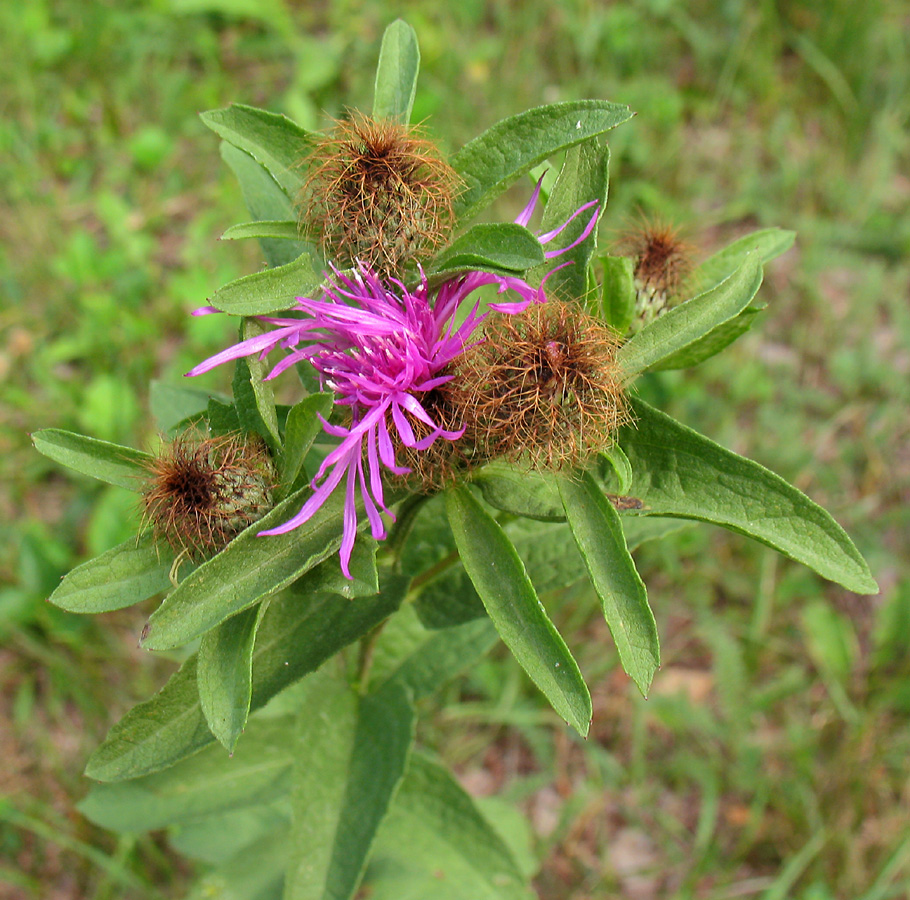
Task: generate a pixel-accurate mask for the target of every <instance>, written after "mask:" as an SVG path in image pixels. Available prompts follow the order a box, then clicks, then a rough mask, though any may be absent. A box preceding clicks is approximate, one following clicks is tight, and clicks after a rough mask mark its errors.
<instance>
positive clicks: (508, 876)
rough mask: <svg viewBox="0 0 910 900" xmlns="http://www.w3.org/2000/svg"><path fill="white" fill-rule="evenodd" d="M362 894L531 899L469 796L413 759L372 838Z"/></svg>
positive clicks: (438, 770) (432, 766) (434, 767)
mask: <svg viewBox="0 0 910 900" xmlns="http://www.w3.org/2000/svg"><path fill="white" fill-rule="evenodd" d="M364 891H365V896H369V897H370V898H371V900H401V898H402V897H411V898H432V900H465V898H468V897H469V898H471V900H532V898H534V897H535V896H536V894H535V893H534V892H533V891H532V890H531V889H530V887H529V886H528V885H527V883H526V882H525V879H524V876H523V875H522V873H521V869H520V867H519V865H518V863H517V862H516V861H515V858H514V857H513V855H512V853H511V852H510V850H509V848H508V847H507V846H506V844H505V843H504V842H503V840H502V838H501V837H500V836H499V835H498V834H497V833H496V831H494V829H493V828H492V827H491V826H490V824H489V823H488V822H487V820H486V819H485V818H484V817H483V815H482V814H481V813H480V811H479V810H478V808H477V806H476V804H475V803H474V801H473V800H472V799H471V797H470V795H468V794H467V793H466V792H465V790H464V788H462V787H461V785H459V784H458V782H457V781H456V780H455V779H454V778H453V777H452V775H451V773H449V772H448V771H447V770H446V769H445V768H444V767H443V766H441V765H440V764H439V763H438V762H435V761H434V760H432V759H430V758H428V757H427V756H425V755H424V754H421V753H417V752H415V753H413V754H412V755H411V759H410V762H409V764H408V771H407V774H406V776H405V778H404V781H403V782H402V785H401V789H400V790H399V792H398V795H397V796H396V797H395V802H394V804H393V805H392V810H391V812H390V814H389V817H388V819H387V820H386V821H385V822H384V823H383V825H382V828H381V829H380V832H379V835H378V836H377V840H376V849H375V851H374V856H373V858H372V860H371V862H370V866H369V868H368V870H367V874H366V878H365V884H364Z"/></svg>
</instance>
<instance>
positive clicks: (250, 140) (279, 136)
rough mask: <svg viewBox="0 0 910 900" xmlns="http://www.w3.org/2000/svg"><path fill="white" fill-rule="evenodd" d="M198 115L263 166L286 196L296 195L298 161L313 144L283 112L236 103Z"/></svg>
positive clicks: (307, 134)
mask: <svg viewBox="0 0 910 900" xmlns="http://www.w3.org/2000/svg"><path fill="white" fill-rule="evenodd" d="M200 118H201V119H202V121H203V122H204V123H205V124H206V125H207V126H208V127H209V128H211V129H212V131H214V132H215V133H216V134H218V135H219V137H222V138H224V140H226V141H227V142H228V143H229V144H233V146H235V147H237V148H238V149H240V150H243V151H245V152H246V153H248V154H249V155H250V156H252V157H253V159H255V160H256V162H258V163H259V164H260V165H262V166H264V167H265V168H266V169H267V170H268V172H269V173H270V174H271V176H272V177H273V178H274V179H275V181H277V182H278V184H279V185H280V186H281V189H282V190H283V191H284V192H285V194H287V196H288V197H290V198H291V199H293V198H294V197H295V196H296V194H297V192H298V191H299V190H300V188H301V185H302V183H303V182H302V179H301V177H300V170H299V163H300V160H301V159H302V158H303V156H304V155H305V154H306V153H307V152H308V151H309V150H310V148H311V146H312V138H311V136H310V134H309V133H308V132H307V131H305V130H304V129H303V128H301V127H300V126H299V125H297V124H296V123H295V122H292V121H291V120H290V119H288V118H287V117H286V116H282V115H278V114H277V113H272V112H267V111H266V110H264V109H256V108H255V107H252V106H243V105H241V104H238V103H233V104H231V105H230V106H229V107H227V108H226V109H213V110H210V111H209V112H204V113H201V114H200Z"/></svg>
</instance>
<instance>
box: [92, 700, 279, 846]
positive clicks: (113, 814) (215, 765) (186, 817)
mask: <svg viewBox="0 0 910 900" xmlns="http://www.w3.org/2000/svg"><path fill="white" fill-rule="evenodd" d="M293 733H294V731H293V720H292V719H288V718H287V717H282V718H278V719H259V720H256V721H255V722H251V723H250V727H249V729H248V730H247V733H246V734H245V735H244V739H243V740H242V741H241V742H240V743H239V744H238V745H237V750H236V752H235V753H234V754H233V756H228V755H226V754H225V753H224V751H223V750H222V749H221V748H220V747H210V748H209V749H207V750H203V751H202V752H201V753H197V754H196V755H195V756H191V757H190V758H189V759H185V760H183V761H182V762H181V763H180V764H179V765H177V766H172V767H171V768H169V769H167V770H165V771H163V772H156V773H155V774H153V775H146V776H145V777H143V778H136V779H133V780H132V781H122V782H119V783H117V784H99V785H96V786H95V787H93V788H92V790H91V791H90V793H89V794H88V796H87V797H86V798H85V800H83V801H82V802H81V803H80V804H79V810H80V812H82V814H83V815H85V816H87V817H88V818H89V819H91V820H92V821H93V822H95V823H96V824H97V825H101V826H102V827H104V828H110V829H112V830H113V831H126V832H142V831H152V830H155V829H158V828H163V827H164V826H166V825H175V824H177V823H179V822H187V821H192V820H193V819H197V818H201V817H203V816H208V815H212V814H213V813H218V812H226V811H228V810H232V809H240V808H243V807H245V806H254V805H256V804H259V803H267V802H269V801H271V800H274V799H276V798H277V797H280V796H282V795H283V794H285V793H286V792H287V791H288V789H289V788H290V783H291V767H292V765H293V761H294V754H293V744H292V738H293Z"/></svg>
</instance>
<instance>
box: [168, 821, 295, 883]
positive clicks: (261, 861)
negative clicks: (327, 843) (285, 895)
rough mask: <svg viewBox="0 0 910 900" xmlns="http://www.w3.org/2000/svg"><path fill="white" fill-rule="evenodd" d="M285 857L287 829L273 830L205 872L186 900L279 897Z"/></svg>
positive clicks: (285, 865) (285, 863)
mask: <svg viewBox="0 0 910 900" xmlns="http://www.w3.org/2000/svg"><path fill="white" fill-rule="evenodd" d="M287 857H288V844H287V840H286V831H285V829H281V830H278V829H276V830H275V831H273V832H271V833H269V834H266V835H263V836H262V837H261V838H260V839H259V840H258V841H256V842H254V843H252V844H250V845H249V846H247V847H244V848H243V850H241V851H240V852H239V853H237V854H235V855H234V856H232V857H230V859H228V860H226V861H224V862H223V863H221V864H220V865H219V866H218V867H217V868H216V869H213V870H211V871H208V872H206V873H205V874H204V875H203V876H202V877H201V878H200V879H199V881H198V882H196V884H195V885H194V886H193V889H192V890H191V891H190V893H189V894H187V896H186V898H185V900H280V898H281V895H282V892H283V889H284V871H285V868H286V867H287ZM250 860H255V861H256V864H255V865H250Z"/></svg>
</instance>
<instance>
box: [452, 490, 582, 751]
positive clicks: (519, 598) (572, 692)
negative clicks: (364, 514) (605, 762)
mask: <svg viewBox="0 0 910 900" xmlns="http://www.w3.org/2000/svg"><path fill="white" fill-rule="evenodd" d="M446 509H447V512H448V515H449V524H450V525H451V526H452V534H453V535H454V536H455V543H456V545H457V547H458V552H459V554H460V556H461V560H462V563H463V564H464V567H465V571H466V572H467V573H468V575H469V576H470V578H471V581H472V583H473V584H474V587H475V588H476V589H477V593H478V594H479V595H480V598H481V600H483V604H484V606H485V607H486V610H487V613H489V616H490V618H491V619H492V620H493V624H494V625H495V626H496V630H497V631H498V632H499V634H500V637H502V639H503V641H504V642H505V644H506V646H507V647H508V648H509V649H510V650H511V651H512V653H513V655H514V656H515V658H516V659H517V660H518V662H519V664H520V665H521V666H522V668H523V669H524V670H525V671H526V672H527V673H528V675H529V676H530V677H531V679H532V680H533V681H534V683H535V684H536V685H537V686H538V687H539V688H540V689H541V691H543V693H544V695H545V696H546V698H547V699H548V700H549V701H550V704H551V705H552V706H553V709H554V710H556V712H557V713H558V714H559V715H560V716H562V717H563V719H565V720H566V722H568V723H569V724H570V725H571V726H572V727H573V728H575V730H576V731H578V733H579V734H581V735H585V734H587V733H588V728H589V727H590V724H591V695H590V694H589V693H588V689H587V686H586V685H585V683H584V679H583V678H582V677H581V672H580V671H579V669H578V664H577V663H576V662H575V660H574V658H573V657H572V654H571V653H570V652H569V648H568V647H566V644H565V641H563V639H562V638H561V637H560V635H559V632H558V631H557V630H556V628H555V627H554V625H553V623H552V622H551V621H550V619H549V617H548V616H547V614H546V611H545V610H544V608H543V605H542V604H541V602H540V600H539V599H538V598H537V593H536V591H535V590H534V586H533V585H532V584H531V581H530V579H529V578H528V575H527V572H526V571H525V567H524V565H523V564H522V562H521V559H520V558H519V556H518V554H517V553H516V552H515V548H514V547H513V546H512V543H511V541H510V540H509V538H508V537H507V536H506V534H505V532H504V531H503V530H502V528H501V527H500V526H499V525H498V524H497V522H496V521H495V520H494V519H493V518H491V517H490V516H489V515H488V514H487V512H486V511H485V510H484V509H483V507H482V506H481V505H480V503H479V502H478V501H477V500H475V499H474V497H473V496H471V494H470V493H469V491H468V489H467V488H466V487H456V488H453V489H452V490H451V491H449V492H448V494H447V495H446Z"/></svg>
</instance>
